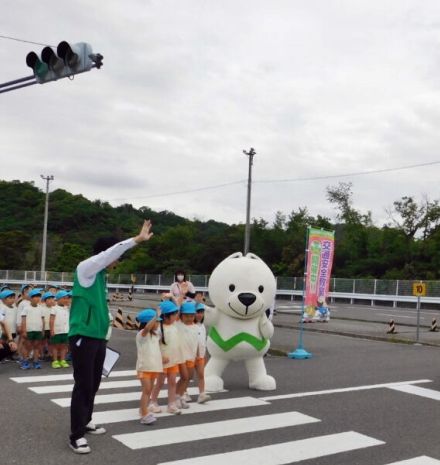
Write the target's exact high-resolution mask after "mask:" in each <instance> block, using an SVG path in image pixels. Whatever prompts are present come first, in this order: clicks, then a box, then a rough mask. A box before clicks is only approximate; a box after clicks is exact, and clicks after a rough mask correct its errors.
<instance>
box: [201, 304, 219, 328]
mask: <svg viewBox="0 0 440 465" xmlns="http://www.w3.org/2000/svg"><path fill="white" fill-rule="evenodd" d="M218 316H219V315H218V311H217V309H216V308H214V307H209V306H208V305H205V320H204V323H205V325H206V326H214V325H215V324H217V322H218Z"/></svg>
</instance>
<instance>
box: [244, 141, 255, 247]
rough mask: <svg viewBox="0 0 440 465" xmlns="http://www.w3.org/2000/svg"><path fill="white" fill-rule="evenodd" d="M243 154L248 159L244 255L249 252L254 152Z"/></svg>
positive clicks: (251, 150) (251, 149) (252, 150)
mask: <svg viewBox="0 0 440 465" xmlns="http://www.w3.org/2000/svg"><path fill="white" fill-rule="evenodd" d="M243 153H244V154H245V155H246V156H247V157H249V172H248V185H247V202H246V229H245V231H244V255H246V254H247V253H248V252H249V244H250V238H251V188H252V165H253V160H254V156H255V155H256V152H255V150H254V149H253V148H252V147H251V148H250V150H249V152H246V150H243Z"/></svg>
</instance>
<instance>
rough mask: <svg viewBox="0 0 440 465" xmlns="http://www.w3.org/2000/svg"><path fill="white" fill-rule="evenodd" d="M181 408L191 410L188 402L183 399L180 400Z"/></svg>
mask: <svg viewBox="0 0 440 465" xmlns="http://www.w3.org/2000/svg"><path fill="white" fill-rule="evenodd" d="M180 408H184V409H187V408H189V405H188V404H187V403H186V400H185V399H184V398H183V397H181V398H180Z"/></svg>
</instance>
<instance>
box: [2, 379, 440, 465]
mask: <svg viewBox="0 0 440 465" xmlns="http://www.w3.org/2000/svg"><path fill="white" fill-rule="evenodd" d="M135 375H136V372H135V371H134V370H119V371H114V372H112V373H111V375H110V378H113V379H112V380H107V379H105V380H103V381H102V383H101V386H100V392H101V391H105V390H118V389H119V390H122V391H121V392H111V393H108V394H102V393H98V395H97V396H96V397H95V405H97V406H102V407H101V409H100V408H97V410H98V411H96V412H95V413H94V415H93V421H94V422H95V423H96V424H102V425H107V424H113V425H114V426H113V427H112V428H113V431H112V432H113V433H116V434H113V435H112V438H114V439H115V440H117V441H118V442H119V443H121V444H123V445H124V446H125V447H127V448H128V449H131V450H142V449H149V448H153V447H154V448H160V447H168V446H172V445H178V444H181V443H187V442H192V441H204V440H209V439H211V440H212V439H218V440H221V439H222V438H227V437H231V436H234V435H238V434H240V435H249V438H250V439H249V441H250V442H249V445H248V447H249V448H248V449H245V450H234V444H235V443H234V441H228V444H229V445H228V446H227V447H228V448H229V450H225V451H224V453H222V454H211V455H205V456H201V457H192V458H190V459H189V458H188V459H187V458H184V459H179V460H174V461H168V462H163V463H162V464H161V465H171V464H173V465H174V464H175V465H205V464H206V465H208V464H209V465H220V463H221V465H224V463H225V462H226V463H228V465H234V464H237V465H242V464H243V463H249V462H252V463H253V465H259V464H261V465H263V464H264V465H283V464H288V463H296V462H300V461H302V460H308V459H313V458H319V457H326V456H330V455H333V454H340V453H350V451H354V450H359V449H364V448H369V447H374V446H381V445H384V444H385V442H383V441H382V440H381V439H380V438H373V437H369V436H366V435H365V434H360V433H358V432H356V431H342V432H336V433H334V434H327V435H320V436H315V437H308V438H305V439H301V440H295V441H288V442H282V443H279V444H271V445H266V446H256V447H251V445H252V444H253V443H255V441H253V442H252V434H253V433H255V432H258V431H260V432H264V431H269V430H277V429H280V430H281V429H283V428H291V427H294V428H301V426H302V425H307V424H313V423H320V422H321V421H322V420H321V419H319V418H314V417H312V416H309V415H305V414H304V413H301V412H298V411H287V412H286V411H283V412H282V413H272V412H270V410H269V409H270V406H271V405H272V404H273V403H276V402H277V401H278V400H283V399H294V398H303V397H311V396H322V395H331V394H342V393H346V392H359V391H363V390H371V389H391V390H394V391H398V392H402V393H406V394H411V395H416V396H422V397H425V398H429V399H433V400H440V392H438V391H435V390H432V389H427V388H422V387H419V386H416V384H422V383H428V382H430V380H427V379H419V380H413V381H402V382H394V383H384V384H375V385H368V386H353V387H346V388H337V389H329V390H324V391H313V392H302V393H288V394H278V395H272V396H263V395H260V396H258V397H252V396H241V397H225V396H224V394H225V393H227V392H228V391H222V393H221V395H220V398H215V395H213V397H214V398H213V399H212V400H211V401H209V402H208V403H206V404H197V403H195V402H193V403H191V404H190V408H189V409H188V410H185V411H184V412H183V416H182V417H186V416H187V415H190V417H191V418H195V424H193V422H191V424H186V425H184V426H176V427H169V425H170V423H169V420H167V421H168V423H166V422H164V424H163V425H164V426H165V427H162V428H161V427H160V426H159V425H160V419H161V418H164V417H170V416H171V414H169V413H167V412H165V411H164V412H163V413H160V414H157V417H158V419H159V421H158V423H157V426H159V427H155V428H146V427H145V426H144V425H140V424H138V423H137V424H138V429H137V428H136V429H137V430H136V431H133V426H131V427H130V429H129V431H132V432H129V433H127V432H125V433H124V425H125V424H126V423H127V422H133V421H136V422H138V421H139V408H138V402H139V399H140V394H141V392H140V384H139V380H137V379H133V378H134V376H135ZM115 378H116V380H115ZM118 378H121V379H118ZM123 378H127V379H123ZM10 379H11V380H12V381H13V382H15V383H18V384H22V385H25V386H26V388H27V389H28V390H29V391H31V392H33V393H35V394H38V395H44V394H57V393H69V392H70V391H71V390H72V388H73V384H72V380H73V377H72V374H71V373H66V374H56V375H38V376H29V375H27V376H22V377H13V378H10ZM63 381H64V382H65V383H64V384H60V383H62V382H63ZM188 393H189V394H190V395H191V396H197V395H198V388H197V387H190V388H189V389H188ZM167 395H168V392H167V390H166V389H163V390H161V391H160V393H159V398H160V399H165V398H166V397H167ZM46 399H47V397H46ZM49 399H50V401H51V402H53V403H55V404H56V405H58V406H60V407H63V408H67V407H69V406H70V401H71V399H70V396H69V397H62V398H49ZM49 399H48V400H49ZM120 402H133V403H135V404H133V405H132V406H131V407H130V406H129V405H128V407H129V408H123V409H118V408H114V406H115V404H117V403H120ZM165 402H166V401H165ZM161 403H163V402H161ZM112 407H113V408H112ZM256 407H257V408H260V409H259V410H254V408H256ZM237 409H240V412H241V414H240V416H239V418H235V417H236V416H237V415H235V417H233V418H230V419H222V420H218V419H217V418H216V417H215V416H211V417H210V416H208V417H206V416H204V415H203V416H201V417H200V418H203V420H202V422H200V420H198V419H199V417H198V416H197V415H198V414H204V413H207V412H216V411H224V412H225V413H224V414H223V416H222V418H225V417H226V418H227V417H228V416H229V412H233V411H235V410H237ZM164 410H165V408H164ZM269 412H270V413H269ZM206 418H212V420H208V421H207V420H206ZM180 421H181V420H180ZM323 424H324V423H323ZM180 425H181V423H180ZM312 436H313V435H312ZM159 450H160V449H159ZM171 458H173V457H172V456H171ZM386 465H440V460H437V459H435V458H431V457H428V456H425V455H423V456H419V457H414V458H407V459H405V460H401V461H396V462H392V463H388V464H386Z"/></svg>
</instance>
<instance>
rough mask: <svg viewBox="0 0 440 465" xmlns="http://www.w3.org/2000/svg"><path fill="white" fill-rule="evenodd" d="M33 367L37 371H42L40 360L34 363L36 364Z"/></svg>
mask: <svg viewBox="0 0 440 465" xmlns="http://www.w3.org/2000/svg"><path fill="white" fill-rule="evenodd" d="M32 366H33V367H34V368H35V369H37V370H40V369H41V364H40V362H39V361H38V360H37V361H36V362H34V363H33V364H32Z"/></svg>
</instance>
